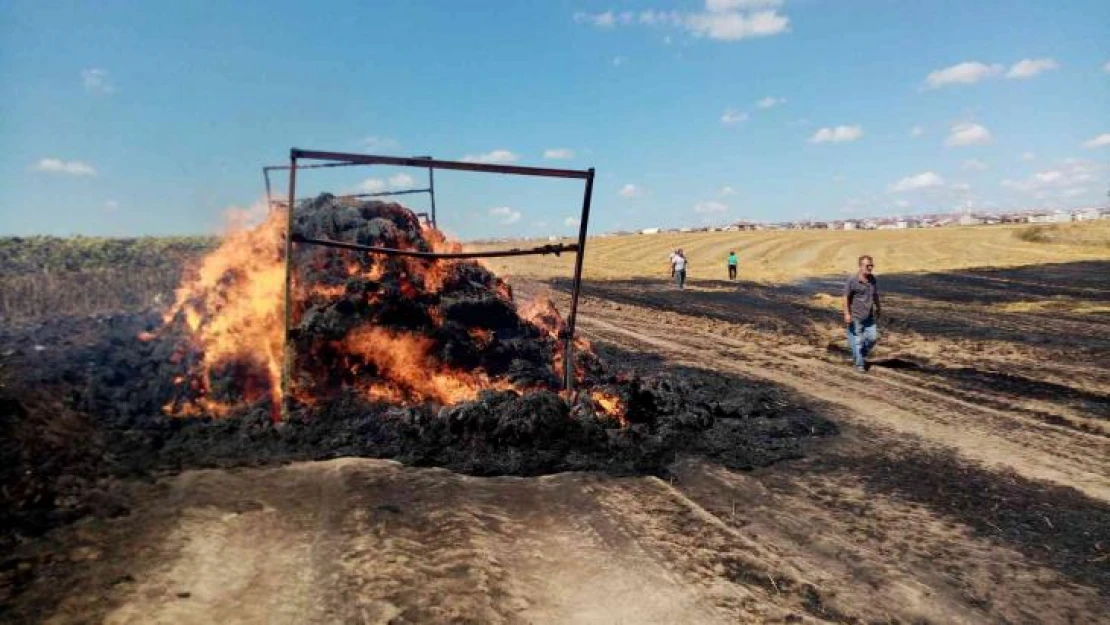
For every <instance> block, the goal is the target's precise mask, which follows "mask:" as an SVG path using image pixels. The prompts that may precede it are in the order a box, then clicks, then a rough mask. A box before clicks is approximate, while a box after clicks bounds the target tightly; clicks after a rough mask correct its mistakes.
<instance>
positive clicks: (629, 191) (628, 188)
mask: <svg viewBox="0 0 1110 625" xmlns="http://www.w3.org/2000/svg"><path fill="white" fill-rule="evenodd" d="M617 193H618V194H619V195H620V196H621V197H640V196H642V195H643V194H644V190H643V188H642V187H638V186H636V185H634V184H632V183H628V184H626V185H624V186H623V187H621V190H620V191H618V192H617Z"/></svg>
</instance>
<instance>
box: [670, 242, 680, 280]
mask: <svg viewBox="0 0 1110 625" xmlns="http://www.w3.org/2000/svg"><path fill="white" fill-rule="evenodd" d="M677 256H678V248H675V249H673V250H671V258H670V261H671V277H672V278H673V277H674V259H675V257H677Z"/></svg>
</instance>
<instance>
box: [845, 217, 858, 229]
mask: <svg viewBox="0 0 1110 625" xmlns="http://www.w3.org/2000/svg"><path fill="white" fill-rule="evenodd" d="M858 226H859V224H857V223H856V222H855V221H852V220H850V219H849V220H848V221H845V222H844V229H845V230H855V229H856V228H857V227H858Z"/></svg>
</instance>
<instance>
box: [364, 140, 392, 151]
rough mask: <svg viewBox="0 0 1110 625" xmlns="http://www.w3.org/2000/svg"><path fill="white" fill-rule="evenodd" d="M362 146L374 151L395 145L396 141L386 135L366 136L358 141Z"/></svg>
mask: <svg viewBox="0 0 1110 625" xmlns="http://www.w3.org/2000/svg"><path fill="white" fill-rule="evenodd" d="M360 143H361V144H362V147H363V148H365V149H367V150H369V151H371V152H374V151H377V150H389V149H393V148H395V147H397V141H395V140H393V139H389V138H387V137H366V138H365V139H363V140H362V141H360Z"/></svg>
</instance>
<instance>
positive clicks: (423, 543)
mask: <svg viewBox="0 0 1110 625" xmlns="http://www.w3.org/2000/svg"><path fill="white" fill-rule="evenodd" d="M165 483H168V484H169V488H168V489H164V492H168V494H165V495H163V496H160V497H150V498H144V499H143V500H141V501H136V502H134V503H135V505H134V508H133V510H132V513H131V514H130V515H129V516H127V517H125V518H123V519H120V520H116V521H111V520H104V519H96V520H95V521H94V522H92V523H89V524H87V525H86V526H84V527H80V528H78V527H69V528H64V529H63V530H62V531H61V534H62V535H65V534H75V535H78V534H79V535H80V536H81V537H82V538H81V539H82V540H83V541H84V543H85V544H86V545H88V546H87V547H85V548H86V549H99V550H104V549H107V547H108V545H105V544H104V542H105V541H109V540H110V541H112V542H113V545H112V546H114V547H124V548H125V549H126V551H124V552H123V553H124V554H125V555H124V556H123V557H122V558H113V559H111V560H108V559H105V560H96V559H92V560H89V561H88V562H86V563H85V566H84V567H83V571H82V576H81V577H80V578H77V579H76V581H75V583H73V584H66V585H59V586H56V587H53V588H43V589H39V590H38V591H37V592H38V593H39V594H38V596H37V599H38V601H37V602H36V603H35V604H34V605H36V606H37V607H38V608H39V609H40V610H47V611H50V612H51V613H50V614H47V615H42V614H40V615H39V618H28V619H27V620H28V621H35V622H38V621H42V620H45V621H48V622H51V623H56V624H67V623H84V622H89V621H90V620H95V621H103V622H106V623H113V624H127V623H144V624H145V623H156V624H157V623H166V624H169V623H174V624H177V623H185V624H189V623H196V624H198V625H199V624H207V623H274V624H280V623H290V624H298V625H299V624H302V623H335V622H359V623H391V624H395V625H403V624H407V623H445V622H480V623H493V624H496V623H513V624H516V623H520V624H524V623H615V622H617V623H621V622H623V623H699V624H703V623H704V624H707V625H712V624H715V623H735V622H738V621H739V622H753V621H760V622H762V621H768V620H770V621H775V622H782V621H784V620H785V619H788V618H794V619H801V618H802V617H801V616H800V615H801V614H807V613H808V614H809V615H810V617H811V620H812V621H813V622H822V621H824V620H827V619H826V618H824V615H823V613H822V612H820V611H814V608H813V607H812V605H810V604H812V600H813V597H819V596H820V591H819V590H818V589H817V588H816V587H813V586H812V585H809V584H807V583H806V582H803V581H802V577H801V574H800V573H799V571H798V570H796V569H795V568H793V567H792V566H790V565H789V564H787V563H785V562H784V561H783V560H782V559H781V558H778V557H776V556H775V555H774V554H773V552H771V551H770V550H768V549H766V548H763V547H761V546H759V545H758V544H757V543H755V542H753V541H750V540H748V539H746V538H744V537H743V536H741V535H740V534H739V533H737V532H736V531H735V530H734V529H732V528H731V527H729V526H728V525H727V524H725V523H723V522H722V521H720V520H719V519H717V518H716V517H715V516H713V515H712V514H710V513H708V512H707V511H705V510H704V509H702V508H701V507H700V506H699V505H698V504H696V503H694V502H693V501H691V500H690V499H688V498H687V497H685V496H684V495H682V493H680V492H678V491H676V490H674V489H673V488H671V487H669V486H668V485H666V484H665V483H664V482H661V481H659V480H657V479H655V478H612V477H606V476H601V475H593V474H581V473H578V474H561V475H553V476H547V477H540V478H527V479H526V478H473V477H467V476H461V475H457V474H454V473H451V472H449V471H445V470H441V469H414V468H407V467H402V466H400V465H398V464H396V463H393V462H389V461H381V460H369V459H340V460H332V461H325V462H310V463H297V464H292V465H288V466H284V467H276V468H265V469H244V470H238V471H221V470H210V471H197V472H186V473H183V474H181V475H179V476H175V477H171V478H166V479H165ZM152 517H156V518H159V519H161V518H171V519H174V520H175V522H174V523H173V524H172V530H170V531H168V532H164V533H159V534H154V535H150V534H148V533H145V531H144V530H145V528H146V527H147V521H148V520H149V519H150V518H152ZM59 538H64V536H59ZM71 538H72V537H71ZM722 554H731V555H729V558H730V560H729V561H730V562H732V563H733V565H732V566H734V567H739V566H740V563H741V562H742V563H743V567H744V571H745V572H746V573H745V575H746V576H747V577H743V576H738V575H737V574H736V572H735V571H733V572H732V573H730V570H728V569H726V567H725V566H724V565H722V564H721V555H722ZM119 567H123V569H124V570H130V571H140V570H142V571H145V572H144V573H143V574H142V575H141V576H137V577H136V578H135V579H131V580H129V581H127V582H125V583H122V584H119V583H116V582H113V581H111V578H112V577H115V575H106V574H105V573H104V572H105V571H113V570H117V569H118V568H119ZM765 579H766V580H777V582H772V584H774V583H777V584H779V589H778V590H777V591H775V592H771V589H770V588H768V587H767V586H768V584H767V583H765V582H764V580H765ZM753 580H754V583H753ZM791 589H793V590H791ZM51 591H53V592H54V593H56V594H55V596H54V597H53V600H50V601H47V600H45V596H44V595H43V594H42V593H49V592H51ZM833 620H834V621H835V620H836V619H833Z"/></svg>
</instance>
